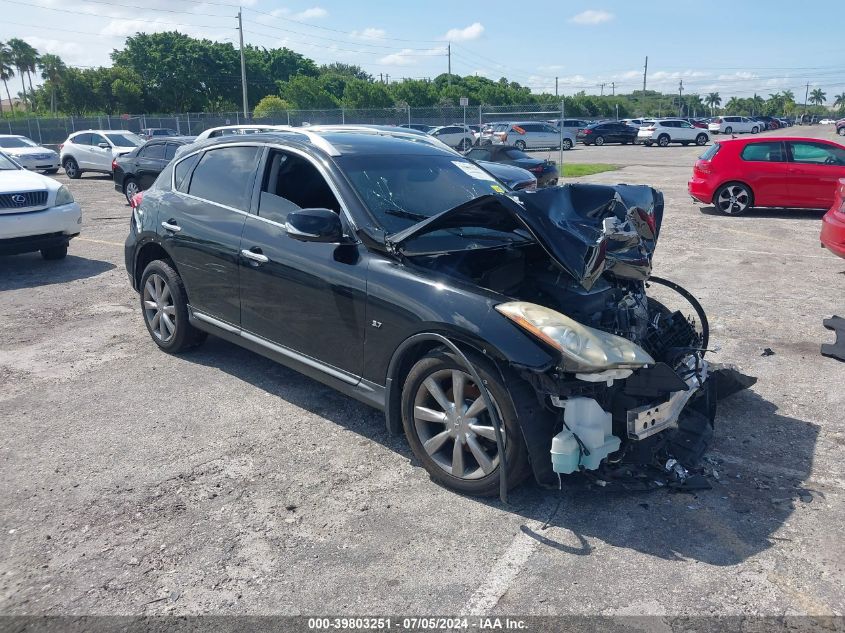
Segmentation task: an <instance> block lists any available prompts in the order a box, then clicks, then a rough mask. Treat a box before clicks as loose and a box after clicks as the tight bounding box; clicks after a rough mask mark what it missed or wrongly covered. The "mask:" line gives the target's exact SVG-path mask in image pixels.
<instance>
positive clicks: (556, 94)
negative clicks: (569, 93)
mask: <svg viewBox="0 0 845 633" xmlns="http://www.w3.org/2000/svg"><path fill="white" fill-rule="evenodd" d="M555 96H557V77H555Z"/></svg>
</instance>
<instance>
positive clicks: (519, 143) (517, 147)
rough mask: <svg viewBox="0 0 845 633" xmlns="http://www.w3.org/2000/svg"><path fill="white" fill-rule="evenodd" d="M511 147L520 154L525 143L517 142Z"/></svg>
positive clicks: (523, 149)
mask: <svg viewBox="0 0 845 633" xmlns="http://www.w3.org/2000/svg"><path fill="white" fill-rule="evenodd" d="M513 146H514V147H515V148H516V149H518V150H519V151H520V152H524V151H525V141H517V142H516V143H514V144H513Z"/></svg>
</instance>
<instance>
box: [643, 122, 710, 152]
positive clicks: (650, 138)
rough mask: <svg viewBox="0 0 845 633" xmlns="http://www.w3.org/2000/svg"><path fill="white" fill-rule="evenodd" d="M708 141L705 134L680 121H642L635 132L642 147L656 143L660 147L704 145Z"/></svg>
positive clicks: (708, 138) (699, 129)
mask: <svg viewBox="0 0 845 633" xmlns="http://www.w3.org/2000/svg"><path fill="white" fill-rule="evenodd" d="M709 140H710V137H709V136H708V135H707V132H705V131H704V130H702V129H701V128H697V127H695V126H694V125H692V124H691V123H689V122H688V121H683V120H681V119H656V120H654V121H644V122H643V124H642V126H641V127H640V131H639V132H637V142H639V143H642V144H643V145H652V144H654V143H657V144H658V145H659V146H660V147H666V146H667V145H669V143H680V144H681V145H689V144H690V143H695V144H696V145H706V144H707V141H709Z"/></svg>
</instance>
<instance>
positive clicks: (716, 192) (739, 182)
mask: <svg viewBox="0 0 845 633" xmlns="http://www.w3.org/2000/svg"><path fill="white" fill-rule="evenodd" d="M728 185H742V186H743V187H748V191H749V192H750V193H751V204H749V205H748V207H749V208H751V207H752V206H753V203H754V201H755V200H756V198H757V196H756V194H755V193H754V187H752V186H751V185H750V184H749V183H747V182H746V181H744V180H738V179H736V178H732V179H731V180H726V181H724V182H721V183H719V184H718V185H717V186H716V188H715V189H713V198H712V200H711V204H714V205H715V204H716V198H717V197H718V196H719V192H720V191H721V190H722V187H727V186H728Z"/></svg>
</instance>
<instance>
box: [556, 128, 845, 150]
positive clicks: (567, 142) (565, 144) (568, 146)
mask: <svg viewBox="0 0 845 633" xmlns="http://www.w3.org/2000/svg"><path fill="white" fill-rule="evenodd" d="M842 129H843V130H845V128H842ZM563 149H564V150H567V151H568V150H571V149H572V141H570V140H569V139H568V138H565V139H563Z"/></svg>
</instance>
